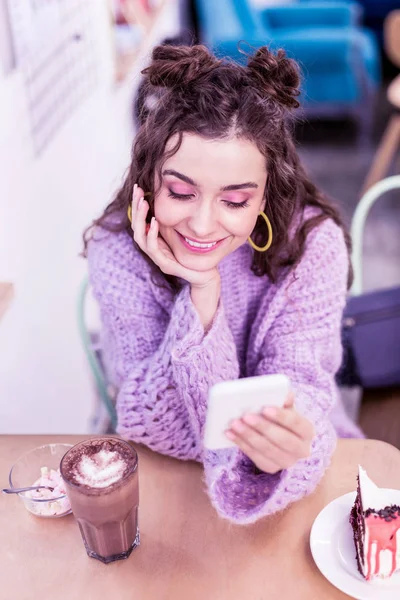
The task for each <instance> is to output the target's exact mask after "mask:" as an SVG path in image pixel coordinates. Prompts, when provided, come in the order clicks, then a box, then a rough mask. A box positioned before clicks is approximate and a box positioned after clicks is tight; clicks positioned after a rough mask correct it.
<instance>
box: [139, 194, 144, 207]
mask: <svg viewBox="0 0 400 600" xmlns="http://www.w3.org/2000/svg"><path fill="white" fill-rule="evenodd" d="M143 200H144V198H143V196H142V197H141V198H140V200H139V204H138V209H139V208H140V207H141V206H142V204H143Z"/></svg>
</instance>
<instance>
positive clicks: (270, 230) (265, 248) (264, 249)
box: [247, 212, 272, 252]
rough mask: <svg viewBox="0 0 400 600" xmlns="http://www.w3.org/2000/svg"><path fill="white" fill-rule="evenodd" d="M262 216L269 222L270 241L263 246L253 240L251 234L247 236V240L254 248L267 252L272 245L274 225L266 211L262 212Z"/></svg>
mask: <svg viewBox="0 0 400 600" xmlns="http://www.w3.org/2000/svg"><path fill="white" fill-rule="evenodd" d="M260 216H261V217H262V218H263V219H264V221H265V222H266V224H267V229H268V241H267V243H266V244H265V246H262V247H260V246H257V245H256V244H255V243H254V242H253V240H252V239H251V237H250V236H249V237H248V238H247V241H248V242H249V244H250V246H251V247H252V248H253V249H254V250H256V251H257V252H266V251H267V250H268V249H269V248H270V247H271V244H272V225H271V222H270V220H269V219H268V217H267V215H266V214H265V213H264V212H260Z"/></svg>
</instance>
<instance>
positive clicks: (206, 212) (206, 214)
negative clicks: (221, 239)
mask: <svg viewBox="0 0 400 600" xmlns="http://www.w3.org/2000/svg"><path fill="white" fill-rule="evenodd" d="M214 208H215V207H213V203H212V202H211V201H210V202H208V201H207V200H201V201H200V202H198V203H196V205H195V206H194V212H193V214H192V215H191V216H190V218H189V221H188V225H189V227H190V229H191V231H192V232H193V237H195V238H197V239H199V240H202V239H203V240H206V239H207V240H209V239H210V238H211V237H212V234H213V233H214V232H215V231H216V215H215V210H214Z"/></svg>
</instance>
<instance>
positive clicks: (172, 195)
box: [168, 189, 194, 200]
mask: <svg viewBox="0 0 400 600" xmlns="http://www.w3.org/2000/svg"><path fill="white" fill-rule="evenodd" d="M168 196H169V197H170V198H175V200H190V198H194V194H176V193H175V192H173V191H172V190H170V189H168Z"/></svg>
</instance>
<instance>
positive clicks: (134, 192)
mask: <svg viewBox="0 0 400 600" xmlns="http://www.w3.org/2000/svg"><path fill="white" fill-rule="evenodd" d="M136 190H137V183H135V185H134V186H133V194H136Z"/></svg>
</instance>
